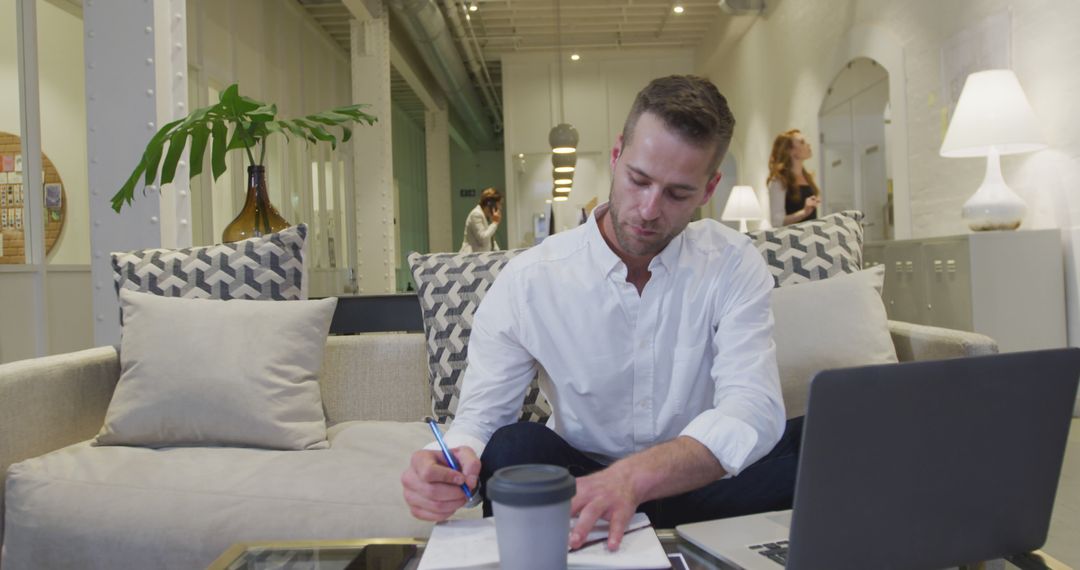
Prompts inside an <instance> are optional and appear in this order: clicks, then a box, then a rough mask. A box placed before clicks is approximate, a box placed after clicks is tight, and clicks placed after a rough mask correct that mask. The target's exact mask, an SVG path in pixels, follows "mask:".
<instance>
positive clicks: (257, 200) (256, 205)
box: [221, 165, 290, 243]
mask: <svg viewBox="0 0 1080 570" xmlns="http://www.w3.org/2000/svg"><path fill="white" fill-rule="evenodd" d="M289 225H290V224H289V222H286V221H285V218H282V217H281V214H279V213H278V211H277V208H275V207H274V205H273V204H271V203H270V195H269V194H267V192H266V167H264V166H261V165H260V166H249V167H248V184H247V199H246V200H244V207H243V208H241V209H240V213H239V214H237V216H236V218H235V219H234V220H233V221H231V222H229V225H227V226H225V231H224V232H223V233H222V234H221V241H222V242H224V243H229V242H232V241H240V240H242V239H247V238H251V237H257V236H261V235H264V234H269V233H273V232H276V231H280V230H283V229H285V228H287V227H289Z"/></svg>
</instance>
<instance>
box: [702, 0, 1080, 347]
mask: <svg viewBox="0 0 1080 570" xmlns="http://www.w3.org/2000/svg"><path fill="white" fill-rule="evenodd" d="M1003 10H1009V11H1010V12H1011V29H1012V68H1013V69H1014V70H1015V71H1016V74H1017V76H1018V77H1019V78H1020V82H1021V84H1022V85H1023V86H1024V89H1025V91H1026V92H1027V95H1028V98H1029V100H1030V101H1031V104H1032V107H1033V108H1034V109H1035V112H1036V114H1037V115H1038V116H1039V118H1040V122H1041V126H1042V128H1043V132H1044V133H1045V135H1046V138H1047V142H1048V143H1049V145H1050V146H1049V148H1048V149H1047V150H1044V151H1040V152H1037V153H1031V154H1026V155H1019V156H1008V157H1004V158H1003V159H1002V166H1003V169H1004V173H1005V178H1006V180H1007V181H1008V182H1009V183H1010V185H1011V186H1012V187H1013V189H1015V190H1016V191H1017V192H1018V193H1019V194H1021V195H1022V196H1023V197H1024V199H1025V200H1027V202H1028V206H1029V213H1028V215H1027V218H1026V219H1025V221H1024V225H1023V227H1025V228H1046V227H1060V228H1067V229H1068V231H1066V232H1064V236H1065V237H1064V239H1065V240H1066V249H1067V254H1066V258H1067V259H1066V265H1067V271H1066V274H1067V280H1068V300H1069V331H1070V335H1069V336H1070V338H1071V339H1072V340H1071V341H1070V342H1071V344H1073V345H1077V344H1080V303H1078V296H1077V286H1076V282H1077V263H1076V260H1077V259H1078V258H1080V247H1077V245H1076V244H1077V242H1076V241H1075V240H1074V239H1073V238H1072V237H1071V236H1072V235H1073V234H1080V230H1078V229H1076V226H1078V225H1080V193H1078V192H1076V190H1075V188H1073V187H1074V186H1075V180H1077V179H1078V178H1080V129H1077V127H1076V125H1078V124H1080V107H1077V105H1076V104H1075V101H1076V99H1077V97H1078V96H1080V73H1078V68H1080V62H1078V61H1077V59H1076V55H1077V54H1078V53H1080V34H1077V33H1076V31H1075V26H1076V22H1078V21H1080V3H1078V2H1076V1H1075V0H1025V1H1023V2H1019V1H1011V2H1010V1H1006V0H955V1H952V2H939V1H936V0H913V1H910V2H892V1H889V0H818V1H815V2H800V1H795V0H778V1H777V2H774V3H770V7H769V10H768V12H767V13H766V14H765V15H764V16H763V17H762V18H759V19H758V20H757V21H756V22H755V24H754V25H753V26H752V27H751V28H750V29H749V30H748V31H747V32H746V34H745V35H744V36H743V37H742V39H741V40H740V41H739V42H737V43H736V44H735V45H734V47H733V48H731V49H728V50H726V51H724V52H723V53H699V54H697V60H696V61H697V69H698V72H699V73H702V74H705V75H708V76H709V77H710V78H712V79H713V80H714V81H715V82H716V83H717V85H718V86H719V87H720V90H721V91H722V92H723V93H724V94H725V95H727V96H728V98H729V101H730V102H731V104H732V108H733V109H734V111H735V115H736V118H737V120H738V127H737V128H736V137H735V139H736V140H735V142H734V146H735V148H736V153H737V154H738V155H739V156H740V157H741V158H742V159H743V160H742V161H741V163H740V165H739V166H740V169H742V172H743V173H745V175H746V176H747V178H746V179H748V180H753V181H754V182H755V185H757V184H763V183H764V180H765V177H766V175H767V172H768V170H767V162H768V152H769V148H770V146H769V145H770V144H771V143H772V139H773V137H774V136H775V135H776V134H777V133H779V132H782V131H784V130H787V129H789V128H800V129H802V130H803V131H804V132H805V133H806V134H807V135H808V136H807V138H809V139H810V140H817V135H818V133H817V120H816V117H817V112H818V108H819V106H820V104H821V101H822V99H823V97H824V95H825V91H826V89H827V87H828V85H829V83H830V82H831V81H832V80H833V77H834V76H835V74H836V72H837V71H838V69H837V68H836V61H837V57H836V56H837V54H838V53H841V52H843V51H845V50H847V49H848V48H849V44H848V43H846V42H847V40H848V39H849V38H850V33H851V32H852V30H857V29H859V28H864V29H865V27H866V26H876V27H878V28H879V29H884V30H887V31H888V34H890V35H891V36H892V37H893V38H895V40H896V41H897V42H898V43H899V45H900V46H901V47H902V50H903V77H902V78H897V77H895V74H893V75H891V76H890V78H889V79H890V83H892V82H894V81H897V79H902V80H903V81H904V82H905V83H906V87H905V91H904V93H905V94H906V98H905V101H904V102H905V103H906V106H907V121H906V122H902V124H896V123H895V122H894V126H896V127H897V129H898V130H899V129H906V131H904V132H900V133H896V134H899V135H905V136H906V149H907V150H906V155H907V157H908V166H909V175H908V176H909V178H908V180H909V184H908V191H909V195H910V200H909V203H908V206H910V232H911V235H912V237H929V236H939V235H950V234H958V233H965V232H966V231H967V228H966V226H965V224H964V223H963V221H962V220H961V218H960V207H961V205H962V204H963V203H964V201H965V200H966V199H967V198H968V196H970V195H971V194H972V193H973V192H974V190H975V188H976V187H977V186H978V185H979V183H980V182H981V180H982V176H983V172H984V169H985V163H984V161H982V160H981V159H946V158H941V157H939V156H938V148H939V147H940V145H941V141H942V138H943V136H944V131H945V128H946V126H947V124H946V114H945V108H946V102H945V101H943V98H942V72H941V57H942V54H941V48H942V46H943V45H944V44H945V42H947V41H948V40H949V39H950V38H952V37H953V36H955V35H956V34H958V33H960V32H962V31H964V30H966V29H968V28H969V27H970V26H972V25H975V24H978V23H979V22H981V21H983V20H984V19H986V18H987V17H990V16H993V15H996V14H999V13H1001V12H1002V11H1003ZM892 104H893V109H894V110H895V108H896V105H897V101H896V100H895V99H894V101H893V102H892ZM894 167H895V165H894ZM813 169H814V170H820V168H819V167H818V166H817V165H814V167H813ZM828 191H829V190H828V188H824V192H826V193H828ZM898 206H903V205H898ZM899 229H900V228H898V231H899ZM1005 261H1006V262H1007V260H1005Z"/></svg>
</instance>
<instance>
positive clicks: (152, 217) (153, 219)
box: [150, 216, 158, 224]
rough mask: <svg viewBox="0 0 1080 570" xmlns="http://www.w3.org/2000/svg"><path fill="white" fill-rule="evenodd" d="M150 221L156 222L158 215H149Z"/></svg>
mask: <svg viewBox="0 0 1080 570" xmlns="http://www.w3.org/2000/svg"><path fill="white" fill-rule="evenodd" d="M150 223H151V224H156V223H158V217H157V216H150Z"/></svg>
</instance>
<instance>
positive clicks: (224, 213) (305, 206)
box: [187, 0, 390, 267]
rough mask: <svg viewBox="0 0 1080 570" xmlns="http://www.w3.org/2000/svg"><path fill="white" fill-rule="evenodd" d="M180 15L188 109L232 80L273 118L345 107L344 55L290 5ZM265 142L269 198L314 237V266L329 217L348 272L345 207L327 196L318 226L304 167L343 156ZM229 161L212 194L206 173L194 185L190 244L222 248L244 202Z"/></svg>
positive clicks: (203, 6)
mask: <svg viewBox="0 0 1080 570" xmlns="http://www.w3.org/2000/svg"><path fill="white" fill-rule="evenodd" d="M187 15H188V64H189V66H190V67H191V74H190V77H191V82H192V86H191V89H190V91H191V93H192V97H191V105H192V107H196V106H206V105H211V104H214V103H216V102H217V99H216V95H215V98H213V99H211V96H212V95H214V94H215V93H216V92H217V91H219V90H221V89H224V88H225V87H227V86H228V85H230V84H231V83H234V82H239V85H240V93H241V95H245V96H248V97H251V98H253V99H257V100H260V101H263V102H266V103H276V104H277V107H278V117H279V118H293V117H298V116H302V115H306V114H309V113H316V112H320V111H325V110H327V109H330V108H332V107H337V106H341V105H348V104H350V103H351V101H350V99H351V95H350V94H351V88H350V71H349V59H348V54H347V53H346V52H345V50H344V49H342V48H341V47H340V46H339V45H337V44H336V43H335V42H334V41H333V40H332V39H330V37H329V36H328V35H327V34H326V33H325V32H324V31H323V30H322V29H321V28H319V27H318V25H317V24H316V23H315V22H314V20H312V19H311V17H310V16H308V15H307V13H306V12H304V10H303V9H302V8H301V7H300V6H299V4H297V3H296V2H295V1H293V0H230V1H228V2H218V1H216V0H188V11H187ZM383 119H384V120H389V119H390V118H389V117H383ZM356 128H364V127H363V126H356ZM332 130H334V131H337V129H332ZM271 141H272V142H271V144H270V146H269V147H268V151H267V155H266V168H267V176H268V181H269V182H268V183H269V191H270V198H271V201H272V202H273V203H274V205H275V206H276V207H277V208H278V210H279V211H281V213H282V215H283V216H284V217H285V218H286V219H287V220H288V221H289V222H290V223H293V224H296V223H299V222H305V223H307V224H309V226H310V227H311V231H312V234H311V235H312V239H313V241H312V242H311V246H312V250H311V251H310V252H309V255H310V256H311V259H313V260H314V261H315V262H316V263H317V264H318V265H319V266H320V267H326V266H329V259H328V257H327V254H328V251H327V250H328V240H327V239H326V235H325V233H326V232H328V231H331V229H330V228H329V227H327V228H322V227H321V226H320V224H319V222H320V221H323V222H325V221H328V219H329V218H335V216H336V223H335V224H334V226H333V231H334V232H335V233H336V235H335V239H334V241H335V243H336V247H335V248H334V249H335V254H336V257H338V259H337V260H336V261H335V265H336V266H338V267H342V266H346V265H348V262H347V259H346V248H345V247H344V246H343V244H345V243H346V239H345V235H344V228H345V224H344V219H343V217H342V215H341V214H342V212H341V208H342V207H343V206H344V205H345V204H346V202H345V200H343V199H337V200H335V199H332V198H333V197H328V198H330V199H328V201H327V202H328V204H327V206H328V207H329V205H331V204H333V205H334V206H335V208H334V210H333V211H330V212H326V215H327V218H324V219H323V220H320V219H319V216H318V214H317V213H316V212H317V211H318V210H319V208H317V203H314V202H313V198H312V197H313V196H315V194H314V193H313V192H312V185H313V181H312V174H311V172H312V170H311V165H310V161H312V160H319V159H325V158H326V157H327V156H331V158H332V160H340V159H343V158H344V153H342V152H341V150H340V149H342V148H343V147H342V146H339V147H338V148H339V151H338V152H336V153H332V154H331V153H329V149H328V148H327V149H325V150H324V149H322V146H324V145H320V147H319V148H318V149H316V147H313V146H311V145H309V144H308V143H306V142H304V141H303V140H300V139H297V138H296V137H293V138H292V140H291V141H290V142H288V143H286V142H285V139H284V138H282V137H280V136H274V137H271ZM207 158H209V157H207ZM228 160H229V162H228V164H229V170H228V171H227V172H226V173H225V174H224V175H222V177H221V178H220V179H218V181H216V182H214V183H213V184H212V186H213V189H211V181H210V177H209V176H208V175H205V174H204V175H203V176H201V177H200V178H201V179H197V180H195V181H193V184H192V195H193V199H194V203H193V205H192V209H193V211H194V212H195V213H194V214H193V218H194V220H193V227H194V228H195V232H196V235H195V236H194V241H195V243H196V244H205V243H216V242H218V241H220V236H221V231H222V230H223V229H224V226H225V225H226V224H227V223H228V222H229V221H231V220H232V218H233V217H234V216H235V215H236V213H237V212H239V209H240V206H241V205H242V204H243V198H244V189H245V184H246V182H245V172H246V165H247V158H246V156H245V155H244V154H243V153H242V152H239V151H232V152H230V154H229V157H228ZM335 170H336V171H337V170H340V167H339V168H338V169H335ZM204 171H205V172H209V160H207V163H206V167H205V170H204ZM345 180H346V181H347V180H351V176H346V178H345ZM343 190H348V189H347V188H344V189H343Z"/></svg>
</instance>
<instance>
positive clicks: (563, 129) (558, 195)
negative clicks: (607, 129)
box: [548, 0, 578, 202]
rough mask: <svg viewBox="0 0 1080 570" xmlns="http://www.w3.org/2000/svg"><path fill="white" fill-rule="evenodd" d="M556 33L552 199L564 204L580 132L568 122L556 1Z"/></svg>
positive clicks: (551, 136)
mask: <svg viewBox="0 0 1080 570" xmlns="http://www.w3.org/2000/svg"><path fill="white" fill-rule="evenodd" d="M555 32H556V34H557V35H556V37H557V41H558V60H559V124H558V125H555V126H554V127H552V129H551V132H549V133H548V144H550V145H551V165H552V167H553V168H552V181H553V182H554V184H553V186H552V189H551V199H552V200H554V201H556V202H564V201H566V200H567V199H569V197H570V187H571V185H572V184H573V182H574V170H575V168H576V167H577V146H578V132H577V129H575V128H574V126H573V125H571V124H569V123H567V122H566V107H565V105H566V102H565V99H564V91H565V90H564V89H563V61H562V60H563V53H562V7H561V5H560V2H559V0H555Z"/></svg>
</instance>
